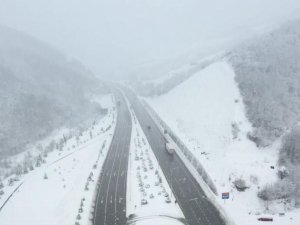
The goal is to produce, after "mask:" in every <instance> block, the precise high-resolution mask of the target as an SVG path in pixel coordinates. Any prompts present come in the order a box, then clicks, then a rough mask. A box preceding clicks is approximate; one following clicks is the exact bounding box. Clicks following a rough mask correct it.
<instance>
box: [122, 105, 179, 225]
mask: <svg viewBox="0 0 300 225" xmlns="http://www.w3.org/2000/svg"><path fill="white" fill-rule="evenodd" d="M130 111H131V117H132V124H133V126H132V136H131V144H130V153H129V166H128V176H127V207H126V208H127V210H126V213H127V217H129V219H130V221H132V222H135V223H137V224H154V223H155V224H157V223H158V222H160V223H164V224H182V223H181V222H180V221H182V220H184V216H183V213H182V211H181V209H180V207H179V205H178V204H177V201H176V199H175V196H174V194H173V193H172V191H171V188H170V187H169V185H168V182H167V180H166V178H165V176H164V174H163V172H162V170H161V169H160V166H159V163H158V161H157V159H156V157H155V155H154V153H153V152H152V149H151V147H150V145H149V143H148V141H147V138H146V136H145V134H144V133H143V130H142V128H141V126H140V124H139V122H138V120H137V118H136V116H135V114H134V112H133V111H132V110H130Z"/></svg>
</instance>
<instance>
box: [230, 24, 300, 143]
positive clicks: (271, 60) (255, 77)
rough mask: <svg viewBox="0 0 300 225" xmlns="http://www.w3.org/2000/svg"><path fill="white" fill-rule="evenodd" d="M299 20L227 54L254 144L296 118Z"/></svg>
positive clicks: (299, 79)
mask: <svg viewBox="0 0 300 225" xmlns="http://www.w3.org/2000/svg"><path fill="white" fill-rule="evenodd" d="M299 36H300V21H294V22H290V23H288V24H285V25H284V26H282V27H281V28H279V29H278V30H276V31H274V32H272V33H271V34H269V35H266V36H264V37H262V38H259V39H257V40H254V41H252V42H251V43H250V44H247V45H243V46H240V47H239V48H237V49H235V50H234V51H233V52H231V53H230V54H229V60H230V62H231V63H232V65H233V67H234V70H235V72H236V81H237V82H238V85H239V88H240V90H241V93H242V96H243V99H244V103H245V105H246V109H247V115H248V118H249V119H250V122H251V123H252V124H253V125H254V127H255V128H256V130H255V132H254V133H253V134H251V136H252V137H253V140H255V141H257V144H258V145H267V144H269V143H271V142H272V141H273V140H274V139H276V138H277V137H279V136H280V135H282V134H283V133H284V132H285V131H286V129H288V128H291V127H293V126H294V125H295V123H296V122H297V121H299V120H300V98H299V97H300V38H299Z"/></svg>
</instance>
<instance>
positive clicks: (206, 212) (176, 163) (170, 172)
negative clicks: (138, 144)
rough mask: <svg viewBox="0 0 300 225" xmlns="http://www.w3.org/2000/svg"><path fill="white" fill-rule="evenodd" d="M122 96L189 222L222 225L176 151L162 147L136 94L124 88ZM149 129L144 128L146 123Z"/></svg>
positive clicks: (203, 224) (155, 129)
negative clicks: (172, 153)
mask: <svg viewBox="0 0 300 225" xmlns="http://www.w3.org/2000/svg"><path fill="white" fill-rule="evenodd" d="M124 91H125V93H126V96H127V97H128V100H129V102H130V103H131V105H132V107H133V110H134V111H135V113H136V116H137V118H138V120H139V122H140V124H141V126H142V128H143V131H144V133H145V135H146V137H147V139H148V142H149V144H150V145H151V147H152V149H153V151H154V154H155V156H156V158H157V159H158V161H159V164H160V167H161V169H162V171H163V173H164V175H165V176H166V178H167V181H168V183H169V185H170V187H171V189H172V191H173V193H174V195H175V197H176V199H177V201H178V204H179V205H180V207H181V209H182V212H183V214H184V216H185V218H186V221H187V223H188V224H189V225H225V221H224V220H223V219H222V217H221V215H220V213H219V211H218V210H217V209H216V207H215V206H214V205H213V204H212V203H211V202H210V201H209V200H208V199H207V198H206V196H205V193H204V191H203V190H202V189H201V187H200V185H199V184H198V183H197V181H196V180H195V178H194V177H193V176H192V175H191V173H190V172H189V170H188V169H187V168H186V166H185V165H184V164H183V162H182V161H181V159H180V158H179V157H178V155H177V154H174V155H173V156H170V155H169V154H168V153H167V152H166V150H165V144H166V141H165V138H164V136H163V135H162V134H161V132H160V130H159V128H158V127H157V126H156V124H155V123H154V121H153V120H152V118H151V117H150V115H149V114H148V112H147V111H146V110H145V108H144V106H143V105H142V104H141V102H140V101H139V100H138V98H137V97H136V95H135V94H134V93H133V92H132V91H131V90H129V89H127V88H124ZM149 125H150V126H151V129H148V126H149Z"/></svg>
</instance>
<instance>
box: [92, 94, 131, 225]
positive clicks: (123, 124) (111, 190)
mask: <svg viewBox="0 0 300 225" xmlns="http://www.w3.org/2000/svg"><path fill="white" fill-rule="evenodd" d="M114 94H115V96H116V99H119V100H120V104H117V108H118V117H117V122H116V123H117V124H116V130H115V134H114V137H113V139H112V143H111V146H110V149H109V152H108V155H107V157H106V159H105V161H104V165H103V170H102V173H101V175H100V178H99V182H100V184H99V189H98V193H97V198H96V205H95V211H94V220H93V224H94V225H125V224H126V184H127V168H128V155H129V146H130V138H131V126H132V124H131V117H130V113H129V110H128V107H127V104H126V101H125V99H124V97H123V96H122V95H121V94H120V93H119V92H115V93H114Z"/></svg>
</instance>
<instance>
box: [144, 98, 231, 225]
mask: <svg viewBox="0 0 300 225" xmlns="http://www.w3.org/2000/svg"><path fill="white" fill-rule="evenodd" d="M142 103H143V105H144V106H145V108H146V109H147V111H148V112H149V114H150V116H151V117H152V119H153V121H154V122H155V123H156V125H157V127H158V128H159V130H160V131H161V133H162V134H163V135H164V137H165V138H166V140H167V141H168V142H169V143H172V146H174V147H175V151H176V154H177V155H178V156H179V157H180V159H181V160H182V162H183V163H184V164H185V166H186V167H187V168H188V170H189V171H190V173H191V174H192V176H193V177H194V178H195V180H196V181H197V182H198V183H199V185H200V186H201V188H202V189H203V191H204V192H205V194H206V196H207V197H208V198H209V200H210V201H211V202H212V203H213V205H214V206H215V207H216V208H217V209H218V210H219V212H220V215H221V216H222V218H223V219H224V221H225V222H226V224H228V225H234V224H235V223H234V221H233V220H232V219H231V218H229V217H228V215H227V214H226V212H225V211H224V209H223V208H222V207H221V206H220V204H219V203H218V202H217V200H216V196H217V192H216V188H215V186H214V184H213V182H212V180H211V178H210V177H209V175H208V174H207V173H206V171H205V170H204V168H203V167H202V165H201V164H200V162H198V160H197V159H196V158H195V157H194V156H193V155H192V154H191V153H190V152H189V150H188V148H187V147H186V146H185V145H184V144H183V142H182V141H181V140H180V139H179V138H178V137H177V136H176V135H175V134H174V133H173V132H172V130H171V129H170V127H169V126H168V125H167V124H166V123H165V122H164V121H163V120H162V119H161V118H160V117H159V116H158V115H157V113H156V112H155V111H154V110H153V109H152V107H151V106H150V105H149V104H147V102H145V101H144V100H142ZM169 134H170V135H169ZM178 143H179V144H178ZM182 147H183V148H182ZM204 178H205V179H204Z"/></svg>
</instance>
